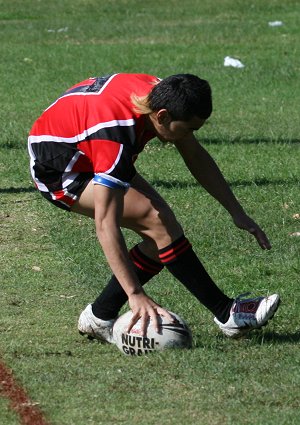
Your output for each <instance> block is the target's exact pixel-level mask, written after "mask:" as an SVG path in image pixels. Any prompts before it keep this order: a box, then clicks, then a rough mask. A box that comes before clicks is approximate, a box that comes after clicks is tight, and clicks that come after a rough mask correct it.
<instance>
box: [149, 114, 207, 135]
mask: <svg viewBox="0 0 300 425" xmlns="http://www.w3.org/2000/svg"><path fill="white" fill-rule="evenodd" d="M151 121H152V124H153V126H154V129H155V132H156V135H157V137H158V138H159V139H160V140H161V141H162V142H171V143H172V142H173V143H174V142H177V141H180V140H184V139H186V138H188V137H189V136H191V135H192V134H193V132H194V131H197V130H199V128H201V127H202V126H203V124H204V122H205V120H204V119H201V118H198V117H196V116H195V117H193V118H191V119H190V120H188V121H173V120H172V119H171V117H170V115H169V114H168V112H167V111H166V110H161V111H158V112H157V113H156V115H154V116H152V119H151Z"/></svg>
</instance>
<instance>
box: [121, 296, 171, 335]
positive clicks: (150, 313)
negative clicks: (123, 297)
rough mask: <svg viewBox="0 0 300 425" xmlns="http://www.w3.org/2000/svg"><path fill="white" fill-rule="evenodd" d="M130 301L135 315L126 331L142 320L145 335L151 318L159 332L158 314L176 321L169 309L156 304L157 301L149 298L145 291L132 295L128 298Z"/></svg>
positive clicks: (142, 330) (142, 329)
mask: <svg viewBox="0 0 300 425" xmlns="http://www.w3.org/2000/svg"><path fill="white" fill-rule="evenodd" d="M128 303H129V306H130V308H131V310H132V313H133V316H132V319H131V321H130V322H129V325H128V327H127V329H126V332H130V330H131V329H132V327H133V326H134V325H135V324H136V322H137V321H138V320H141V336H145V335H146V333H147V332H146V331H147V325H148V321H149V319H150V320H151V325H152V326H153V328H154V329H155V331H156V332H159V324H158V316H163V317H166V318H167V319H168V320H170V322H173V321H174V318H173V317H172V316H171V314H170V313H169V312H168V311H167V310H165V309H164V308H162V307H160V306H159V305H158V304H156V302H154V301H153V300H152V299H151V298H149V297H148V296H147V295H146V294H145V293H144V292H140V293H138V294H133V295H131V296H130V297H129V298H128Z"/></svg>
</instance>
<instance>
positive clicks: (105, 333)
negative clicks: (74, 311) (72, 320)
mask: <svg viewBox="0 0 300 425" xmlns="http://www.w3.org/2000/svg"><path fill="white" fill-rule="evenodd" d="M115 321H116V319H112V320H102V319H98V317H96V316H95V315H94V314H93V311H92V304H89V305H88V306H87V307H86V308H85V309H84V310H83V312H82V313H81V314H80V316H79V320H78V330H79V333H80V335H87V336H88V338H89V339H94V338H97V339H99V340H101V341H106V342H109V343H110V344H114V343H115V342H114V340H113V332H112V329H113V324H114V323H115Z"/></svg>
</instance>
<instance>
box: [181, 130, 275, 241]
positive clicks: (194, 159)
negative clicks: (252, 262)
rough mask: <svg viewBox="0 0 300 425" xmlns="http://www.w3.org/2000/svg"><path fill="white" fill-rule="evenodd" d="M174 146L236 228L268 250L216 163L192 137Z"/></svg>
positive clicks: (261, 234)
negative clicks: (250, 235)
mask: <svg viewBox="0 0 300 425" xmlns="http://www.w3.org/2000/svg"><path fill="white" fill-rule="evenodd" d="M175 145H176V147H177V150H178V151H179V153H180V154H181V156H182V158H183V160H184V162H185V164H186V165H187V167H188V169H189V170H190V172H191V173H192V175H193V176H194V177H195V178H196V180H197V181H198V182H199V183H200V184H201V186H203V187H204V189H205V190H206V191H207V192H208V193H209V194H210V195H212V196H213V197H214V198H215V199H216V200H217V201H218V202H219V203H220V204H221V205H223V207H224V208H225V209H226V210H227V211H228V212H229V214H230V215H231V216H232V219H233V221H234V223H235V224H236V226H237V227H239V228H241V229H244V230H247V231H248V232H250V233H251V234H253V235H254V236H255V238H256V239H257V242H258V243H259V245H260V246H261V248H263V249H270V248H271V245H270V242H269V241H268V238H267V236H266V235H265V233H264V232H263V231H262V230H261V229H260V227H259V226H258V225H257V224H256V223H255V222H254V221H253V220H252V219H251V218H250V217H249V216H248V215H247V214H246V213H245V211H244V210H243V208H242V206H241V204H240V203H239V201H238V200H237V199H236V197H235V195H234V194H233V192H232V190H231V189H230V187H229V185H228V183H227V182H226V180H225V178H224V176H223V174H222V173H221V171H220V169H219V167H218V166H217V164H216V162H215V161H214V159H213V158H212V157H211V155H210V154H209V153H208V152H207V151H206V149H204V147H203V146H201V145H200V143H199V142H198V141H197V139H196V138H195V137H194V135H191V136H190V137H188V138H187V139H185V140H181V141H178V142H176V143H175Z"/></svg>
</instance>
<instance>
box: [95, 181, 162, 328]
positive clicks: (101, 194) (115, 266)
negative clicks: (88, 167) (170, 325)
mask: <svg viewBox="0 0 300 425" xmlns="http://www.w3.org/2000/svg"><path fill="white" fill-rule="evenodd" d="M94 202H95V224H96V232H97V236H98V239H99V242H100V244H101V246H102V249H103V251H104V254H105V256H106V258H107V261H108V263H109V265H110V267H111V269H112V272H113V273H114V275H115V276H116V278H117V279H118V281H119V282H120V284H121V286H122V288H123V289H124V291H125V292H126V294H127V296H128V302H129V305H130V308H131V310H132V312H133V318H132V321H131V323H130V324H129V328H128V330H130V329H131V327H132V326H133V325H134V324H135V323H136V322H137V320H139V319H140V318H141V329H142V332H143V333H145V329H146V325H147V321H148V319H149V317H151V320H152V323H153V326H154V328H155V329H157V330H158V322H157V314H162V315H163V316H167V317H169V314H168V313H167V312H166V311H165V310H164V309H162V308H161V307H160V306H159V305H158V304H156V303H155V302H154V301H153V300H152V299H151V298H149V297H148V296H147V295H146V294H145V292H144V290H143V288H142V286H141V285H140V283H139V281H138V279H137V276H136V274H135V272H134V269H133V267H132V263H131V261H130V259H129V256H128V252H127V247H126V244H125V240H124V237H123V234H122V232H121V229H120V219H121V216H122V213H123V206H124V190H123V189H111V188H108V187H105V186H102V185H98V184H96V185H95V186H94Z"/></svg>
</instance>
